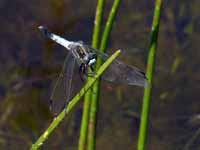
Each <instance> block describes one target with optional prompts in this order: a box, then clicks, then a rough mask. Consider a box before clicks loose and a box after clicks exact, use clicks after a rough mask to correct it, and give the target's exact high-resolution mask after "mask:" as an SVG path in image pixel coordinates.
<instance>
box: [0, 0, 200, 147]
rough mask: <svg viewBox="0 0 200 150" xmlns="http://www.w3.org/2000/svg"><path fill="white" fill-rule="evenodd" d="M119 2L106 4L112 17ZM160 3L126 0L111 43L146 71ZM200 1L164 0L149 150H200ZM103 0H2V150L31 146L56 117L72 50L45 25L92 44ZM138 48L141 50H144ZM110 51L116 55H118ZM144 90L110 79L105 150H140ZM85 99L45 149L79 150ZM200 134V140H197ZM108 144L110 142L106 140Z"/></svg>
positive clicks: (100, 140)
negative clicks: (58, 83) (55, 84)
mask: <svg viewBox="0 0 200 150" xmlns="http://www.w3.org/2000/svg"><path fill="white" fill-rule="evenodd" d="M111 4H112V1H108V2H106V5H107V6H106V14H105V17H104V20H106V15H107V14H108V12H109V10H110V7H111ZM153 5H154V1H144V0H141V1H135V0H126V1H123V2H122V3H121V6H120V9H119V13H118V15H117V19H116V21H115V24H114V27H113V30H112V34H111V37H110V40H109V46H108V47H109V49H111V50H113V51H114V50H116V49H119V48H121V49H122V50H124V51H126V52H125V53H127V54H128V55H124V56H123V57H122V58H121V59H122V60H123V61H124V62H126V63H127V64H132V65H135V66H137V67H139V68H141V69H142V70H145V66H146V59H147V53H148V50H147V48H148V44H149V38H150V29H151V22H152V15H153V8H154V7H153ZM199 6H200V1H199V0H190V1H188V0H182V1H173V0H168V1H165V2H164V5H163V12H162V19H161V27H160V33H159V40H158V42H159V43H158V53H157V60H156V71H155V79H154V86H153V95H152V97H153V98H152V105H151V114H150V116H151V117H150V121H151V123H150V126H149V140H148V149H149V150H182V149H184V150H200V144H199V143H200V140H199V139H200V135H199V134H198V130H200V98H199V95H200V86H199V84H200V77H199V75H200V69H199V68H200V67H199V64H200V51H199V46H200V44H199V42H200V9H199V8H200V7H199ZM95 8H96V2H95V1H89V0H83V1H78V0H60V1H56V0H43V1H39V0H35V1H26V0H13V1H6V0H1V1H0V14H1V15H0V22H1V27H0V149H3V150H13V149H16V150H18V149H19V150H23V149H28V148H29V147H30V145H31V144H32V142H34V141H35V140H36V139H37V138H38V137H39V135H40V134H41V133H42V132H43V131H44V130H45V129H46V127H48V125H49V123H50V122H51V121H52V119H53V115H52V114H51V112H50V111H49V98H50V93H51V87H52V81H53V80H54V79H55V77H56V75H57V73H58V72H59V71H60V69H61V66H62V63H63V61H64V57H65V56H66V54H67V52H66V50H65V49H64V48H62V47H61V46H59V45H56V44H55V43H53V42H51V41H49V40H47V39H45V38H44V37H43V36H41V34H40V32H39V31H38V29H37V27H38V25H46V26H48V27H49V28H50V29H51V30H52V31H53V32H55V33H57V34H60V35H62V36H64V37H65V38H67V39H69V40H82V41H84V42H86V43H88V44H90V43H91V37H92V30H93V20H94V14H95ZM135 47H138V48H139V49H136V48H135ZM113 51H109V52H108V53H112V52H113ZM142 95H143V88H140V87H134V86H125V85H113V84H111V83H106V82H103V84H102V93H101V101H100V108H99V114H98V115H99V116H98V127H97V129H98V131H97V150H101V149H104V150H135V149H136V145H137V136H138V125H139V118H138V116H139V112H140V110H141V103H142V102H141V100H142ZM81 113H82V102H81V103H80V104H79V106H77V107H76V109H74V110H73V112H72V113H70V116H69V117H68V118H67V119H65V120H64V121H63V122H62V124H61V125H60V126H59V128H57V129H56V131H55V132H54V133H53V135H52V136H50V138H49V139H48V140H47V142H45V144H44V146H43V149H48V150H50V149H52V150H57V149H67V150H76V149H77V143H78V136H79V128H80V122H81ZM195 136H196V138H194V137H195ZM105 145H106V146H105Z"/></svg>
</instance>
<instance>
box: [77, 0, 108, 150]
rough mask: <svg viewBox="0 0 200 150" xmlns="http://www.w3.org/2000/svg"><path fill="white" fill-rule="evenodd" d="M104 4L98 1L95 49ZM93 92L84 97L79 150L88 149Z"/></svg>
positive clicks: (93, 45)
mask: <svg viewBox="0 0 200 150" xmlns="http://www.w3.org/2000/svg"><path fill="white" fill-rule="evenodd" d="M104 2H105V0H98V3H97V8H96V16H95V21H94V30H93V37H92V47H93V48H98V45H99V41H100V40H99V39H100V33H101V25H102V17H103V8H104ZM88 80H90V77H88ZM91 92H92V91H91V89H90V90H88V92H87V93H86V94H85V97H84V105H83V115H82V121H81V128H80V137H79V144H78V150H84V149H85V148H86V142H87V133H88V132H87V131H88V122H89V112H90V103H91Z"/></svg>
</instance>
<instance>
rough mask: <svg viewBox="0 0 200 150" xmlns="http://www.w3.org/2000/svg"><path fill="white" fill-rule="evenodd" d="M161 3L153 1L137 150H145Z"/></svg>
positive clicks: (159, 0)
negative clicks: (146, 83) (145, 85)
mask: <svg viewBox="0 0 200 150" xmlns="http://www.w3.org/2000/svg"><path fill="white" fill-rule="evenodd" d="M161 3H162V0H156V1H155V8H154V17H153V23H152V31H151V42H150V47H149V54H148V62H147V73H146V76H147V78H148V81H149V86H147V87H146V88H145V91H144V96H143V105H142V113H141V124H140V130H139V139H138V147H137V149H138V150H145V149H146V141H147V128H148V121H149V110H150V101H151V90H152V83H153V75H154V68H155V56H156V48H157V39H158V31H159V24H160V13H161Z"/></svg>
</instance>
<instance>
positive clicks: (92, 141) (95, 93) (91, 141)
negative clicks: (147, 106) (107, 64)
mask: <svg viewBox="0 0 200 150" xmlns="http://www.w3.org/2000/svg"><path fill="white" fill-rule="evenodd" d="M120 1H121V0H115V1H114V3H113V6H112V8H111V11H110V14H109V16H108V20H107V22H106V26H105V30H104V32H103V36H102V40H101V45H100V50H101V51H103V52H104V51H105V49H106V47H107V43H108V39H109V35H110V32H111V30H112V26H113V23H114V19H115V17H116V14H117V10H118V8H119V4H120ZM101 64H102V60H101V59H98V60H97V63H96V69H98V68H99V66H100V65H101ZM99 93H100V80H97V81H96V82H95V84H94V86H93V90H92V100H91V106H90V116H89V117H90V118H89V128H88V143H87V150H94V149H95V145H96V137H95V136H96V134H95V133H96V132H95V131H96V120H97V119H96V115H97V110H98V99H99Z"/></svg>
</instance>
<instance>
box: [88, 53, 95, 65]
mask: <svg viewBox="0 0 200 150" xmlns="http://www.w3.org/2000/svg"><path fill="white" fill-rule="evenodd" d="M96 60H97V55H96V53H89V56H88V62H87V64H88V65H89V66H91V65H93V64H94V63H95V62H96Z"/></svg>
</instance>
